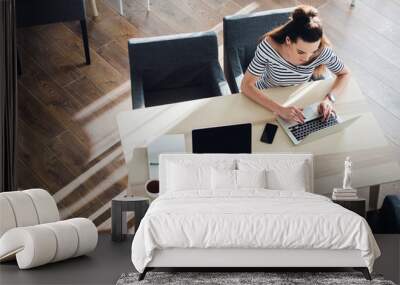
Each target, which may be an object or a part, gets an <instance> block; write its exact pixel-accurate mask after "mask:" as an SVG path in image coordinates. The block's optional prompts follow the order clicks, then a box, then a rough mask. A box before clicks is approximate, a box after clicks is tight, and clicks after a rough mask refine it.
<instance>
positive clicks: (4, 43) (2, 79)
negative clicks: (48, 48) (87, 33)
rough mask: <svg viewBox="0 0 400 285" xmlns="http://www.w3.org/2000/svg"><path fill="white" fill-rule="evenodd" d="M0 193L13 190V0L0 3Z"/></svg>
mask: <svg viewBox="0 0 400 285" xmlns="http://www.w3.org/2000/svg"><path fill="white" fill-rule="evenodd" d="M0 5H1V8H0V9H1V10H0V12H1V15H0V17H1V18H0V20H1V23H0V133H1V134H0V135H1V139H0V167H1V168H0V191H1V192H3V191H15V190H17V189H16V188H17V186H16V139H17V137H16V135H17V46H16V25H15V0H0Z"/></svg>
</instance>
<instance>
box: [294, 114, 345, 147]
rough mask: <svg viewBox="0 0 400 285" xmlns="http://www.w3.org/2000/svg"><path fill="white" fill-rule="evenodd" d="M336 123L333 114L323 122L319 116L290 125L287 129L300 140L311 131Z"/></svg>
mask: <svg viewBox="0 0 400 285" xmlns="http://www.w3.org/2000/svg"><path fill="white" fill-rule="evenodd" d="M338 123H339V122H338V121H337V119H336V117H335V116H329V119H328V120H326V121H325V122H323V121H321V117H319V118H315V119H313V120H310V121H308V122H305V123H304V124H298V125H295V126H292V127H290V128H289V130H290V132H291V133H292V134H293V135H294V137H295V138H296V139H297V140H298V141H301V140H303V139H304V138H305V137H306V136H308V135H309V134H311V133H313V132H316V131H319V130H322V129H325V128H327V127H330V126H334V125H337V124H338Z"/></svg>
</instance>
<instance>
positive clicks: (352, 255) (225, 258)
mask: <svg viewBox="0 0 400 285" xmlns="http://www.w3.org/2000/svg"><path fill="white" fill-rule="evenodd" d="M205 158H206V159H208V160H209V161H212V160H213V159H220V158H233V159H238V158H254V159H258V158H262V159H265V158H268V159H271V160H273V159H282V158H290V159H296V160H302V161H305V162H306V163H307V165H308V167H309V170H310V171H309V177H308V181H309V183H308V185H307V187H306V191H307V192H311V193H312V192H314V187H313V186H314V185H313V184H314V183H313V182H314V176H313V171H312V170H313V156H312V154H300V153H297V154H293V153H290V154H282V153H281V154H276V153H274V154H265V153H263V154H202V155H193V154H162V155H160V169H159V171H160V173H159V178H160V194H161V193H164V192H165V191H166V189H165V188H166V185H165V184H166V182H165V181H166V178H167V173H166V167H165V165H166V161H167V160H168V161H173V160H174V159H188V160H196V159H205ZM282 267H284V268H338V267H340V268H343V267H350V268H354V269H356V270H358V271H361V272H362V273H363V275H364V277H365V278H366V279H367V280H371V276H370V274H369V270H368V268H367V267H366V264H365V261H364V260H363V259H362V257H361V252H360V251H359V250H349V249H341V250H333V249H254V248H218V249H217V248H207V249H199V248H170V249H162V250H161V249H158V250H155V252H154V255H153V259H152V260H151V261H150V262H149V264H148V265H147V267H146V268H145V270H144V271H143V273H141V274H140V275H139V280H143V279H144V277H145V276H146V273H147V272H148V271H150V270H152V269H155V268H232V269H237V271H246V268H247V269H250V268H257V269H258V268H259V269H262V268H264V269H265V268H282Z"/></svg>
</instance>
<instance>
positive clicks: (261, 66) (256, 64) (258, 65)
mask: <svg viewBox="0 0 400 285" xmlns="http://www.w3.org/2000/svg"><path fill="white" fill-rule="evenodd" d="M267 64H268V49H267V47H265V43H264V41H262V42H261V43H260V44H259V45H258V46H257V49H256V52H255V54H254V58H253V60H252V61H251V62H250V64H249V67H248V68H247V70H248V71H249V72H250V73H251V74H253V75H255V76H258V77H260V76H261V75H262V74H263V73H264V71H265V68H266V66H267Z"/></svg>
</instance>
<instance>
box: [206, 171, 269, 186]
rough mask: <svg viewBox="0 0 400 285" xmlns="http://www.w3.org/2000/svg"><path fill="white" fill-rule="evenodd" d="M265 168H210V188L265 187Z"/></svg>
mask: <svg viewBox="0 0 400 285" xmlns="http://www.w3.org/2000/svg"><path fill="white" fill-rule="evenodd" d="M266 187H267V176H266V170H261V171H258V170H230V169H215V168H212V170H211V188H212V189H213V190H222V189H224V190H237V189H240V188H266Z"/></svg>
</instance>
